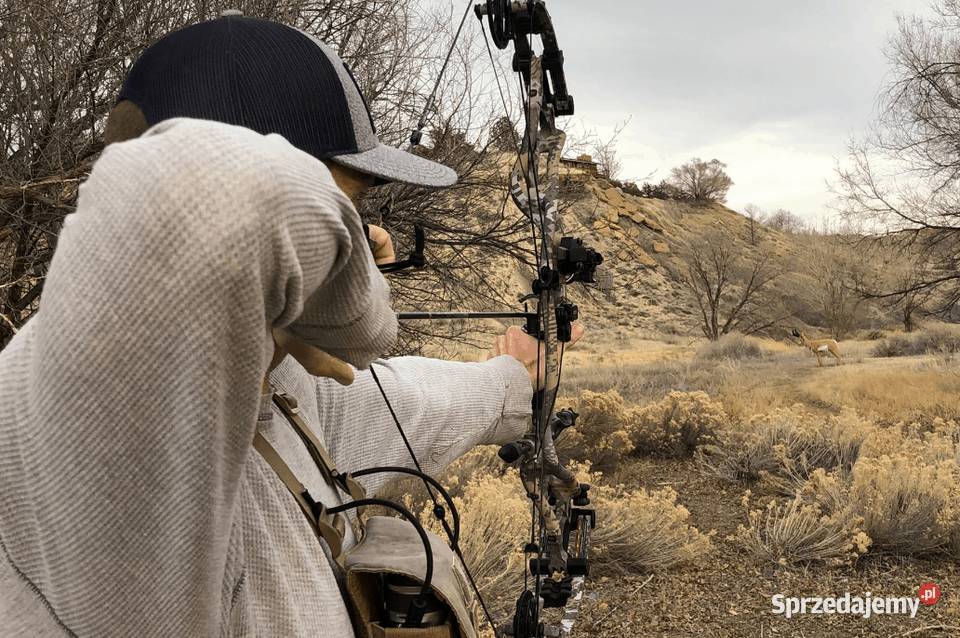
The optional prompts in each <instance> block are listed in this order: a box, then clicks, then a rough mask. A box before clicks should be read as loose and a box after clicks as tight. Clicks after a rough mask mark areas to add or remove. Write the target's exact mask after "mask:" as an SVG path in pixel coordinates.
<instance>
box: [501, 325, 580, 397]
mask: <svg viewBox="0 0 960 638" xmlns="http://www.w3.org/2000/svg"><path fill="white" fill-rule="evenodd" d="M583 331H584V330H583V325H582V324H580V323H574V324H573V334H572V338H571V339H570V342H569V343H567V344H566V346H564V347H566V348H569V347H570V346H572V345H573V344H575V343H576V342H577V341H579V340H580V338H581V337H582V336H583ZM538 352H539V355H540V356H539V361H540V366H539V367H540V369H539V370H537V359H538V357H537V354H538ZM504 354H507V355H510V356H511V357H513V358H514V359H516V360H517V361H519V362H520V363H522V364H523V365H524V367H526V369H527V373H528V374H529V375H530V382H531V383H532V384H533V387H534V389H536V390H542V389H543V386H544V381H545V379H544V377H546V356H545V355H546V348H545V346H544V344H543V342H542V341H539V340H537V339H535V338H534V337H531V336H530V335H528V334H527V333H526V332H524V331H523V330H522V329H521V328H520V327H519V326H510V327H509V328H507V332H506V333H505V334H504V335H503V336H500V337H497V338H496V340H495V341H494V343H493V347H492V348H491V349H490V352H489V353H488V354H487V358H488V359H492V358H493V357H498V356H500V355H504Z"/></svg>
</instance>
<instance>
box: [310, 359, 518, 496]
mask: <svg viewBox="0 0 960 638" xmlns="http://www.w3.org/2000/svg"><path fill="white" fill-rule="evenodd" d="M371 369H372V370H373V372H375V373H376V375H377V378H378V379H379V380H380V383H381V384H382V386H383V390H384V392H385V393H386V395H387V398H388V399H389V401H390V405H391V406H392V407H393V410H394V412H395V413H396V415H397V418H398V420H399V421H400V425H401V426H402V427H403V430H404V432H405V433H406V434H407V437H408V438H409V440H410V443H411V446H412V447H413V450H414V452H415V453H416V454H417V457H418V458H419V460H420V462H421V464H422V466H423V470H424V471H425V472H427V473H428V474H433V473H436V472H438V471H440V470H441V469H443V468H444V467H445V466H446V465H448V464H449V463H451V462H452V461H454V460H455V459H457V458H458V457H459V456H461V455H462V454H464V453H466V452H468V451H469V450H471V449H472V448H473V447H474V446H476V445H482V444H502V443H509V442H510V441H514V440H516V439H518V438H520V437H521V436H523V434H524V433H525V432H526V431H527V429H528V428H529V425H530V414H531V401H532V395H533V387H532V384H531V383H530V377H529V375H528V373H527V371H526V368H524V366H523V364H521V363H520V362H519V361H517V360H516V359H514V358H513V357H509V356H501V357H496V358H494V359H491V360H489V361H486V362H483V363H461V362H454V361H440V360H437V359H428V358H424V357H398V358H394V359H389V360H379V361H376V362H374V363H373V364H372V365H371ZM317 388H318V393H317V394H318V404H319V405H318V408H319V414H320V420H321V425H322V429H323V432H324V436H325V438H326V443H327V445H328V448H329V450H330V453H331V454H332V455H333V457H334V460H335V461H336V463H337V467H339V468H341V469H343V470H345V471H348V470H350V471H352V470H359V469H363V468H367V467H372V466H384V465H399V466H402V467H408V468H414V464H413V461H412V459H411V458H410V454H409V452H408V451H407V449H406V447H405V446H404V445H403V441H402V439H401V437H400V433H399V432H398V431H397V426H396V424H395V423H394V422H393V418H392V417H391V415H390V411H389V410H388V408H387V405H386V402H385V401H384V399H383V397H382V396H381V394H380V390H379V389H378V388H377V385H376V383H375V381H374V379H373V376H372V373H371V371H370V370H364V371H359V372H358V374H357V378H356V380H355V381H354V383H353V385H351V386H346V387H343V386H340V385H338V384H336V383H335V382H333V381H331V380H329V379H318V381H317ZM390 478H391V477H390V476H386V475H371V476H367V477H363V479H362V481H363V482H364V487H366V488H367V490H368V492H370V493H371V494H373V493H375V492H376V491H377V490H378V489H379V488H380V487H381V486H382V485H383V483H384V482H385V481H387V480H389V479H390Z"/></svg>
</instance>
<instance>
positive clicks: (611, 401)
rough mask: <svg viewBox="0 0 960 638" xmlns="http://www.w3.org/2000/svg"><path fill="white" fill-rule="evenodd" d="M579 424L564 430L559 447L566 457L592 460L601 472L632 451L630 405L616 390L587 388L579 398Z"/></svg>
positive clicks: (613, 466)
mask: <svg viewBox="0 0 960 638" xmlns="http://www.w3.org/2000/svg"><path fill="white" fill-rule="evenodd" d="M576 409H577V412H578V413H579V415H580V416H579V418H578V419H577V425H576V426H575V427H572V428H570V429H568V430H567V431H566V432H564V434H563V436H561V438H560V440H559V441H558V444H557V448H558V450H559V452H560V454H561V455H562V456H563V457H564V458H568V459H573V460H576V461H589V462H590V463H591V464H592V466H593V467H594V468H596V469H597V470H599V471H601V472H609V471H612V470H614V469H616V467H617V466H618V465H619V464H620V461H621V459H622V458H623V457H624V456H626V455H628V454H630V452H631V451H633V443H632V442H631V440H630V435H629V434H628V432H627V429H626V428H627V426H626V422H627V409H626V407H625V406H624V402H623V397H621V396H620V393H619V392H617V391H616V390H608V391H607V392H591V391H589V390H584V391H583V392H581V393H580V399H579V401H578V402H577V408H576Z"/></svg>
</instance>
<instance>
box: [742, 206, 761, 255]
mask: <svg viewBox="0 0 960 638" xmlns="http://www.w3.org/2000/svg"><path fill="white" fill-rule="evenodd" d="M743 215H744V217H746V218H747V222H749V225H748V228H749V229H750V245H751V246H756V245H757V239H758V237H759V232H760V227H761V226H762V225H763V223H764V222H765V221H766V219H767V214H766V213H765V212H763V210H762V209H761V208H760V207H759V206H754V205H753V204H747V205H746V206H745V207H744V208H743Z"/></svg>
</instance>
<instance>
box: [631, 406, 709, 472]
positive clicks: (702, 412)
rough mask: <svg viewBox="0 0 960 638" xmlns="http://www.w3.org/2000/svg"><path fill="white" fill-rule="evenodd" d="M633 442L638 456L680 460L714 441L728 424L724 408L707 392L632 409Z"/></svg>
mask: <svg viewBox="0 0 960 638" xmlns="http://www.w3.org/2000/svg"><path fill="white" fill-rule="evenodd" d="M628 419H629V425H628V431H629V433H630V440H631V441H632V443H633V448H634V451H635V452H636V453H637V454H643V455H652V456H660V457H670V458H680V457H687V456H691V455H692V454H693V452H694V450H696V449H697V447H698V446H700V445H708V444H711V443H713V442H714V440H715V438H716V435H717V432H719V431H720V429H721V428H723V427H724V426H725V425H726V424H727V415H726V414H725V413H724V411H723V406H722V405H721V404H720V403H719V402H717V401H713V400H711V399H710V397H709V396H708V395H707V393H706V392H671V393H670V394H668V395H667V396H666V397H664V399H663V400H662V401H659V402H657V403H653V404H650V405H647V406H644V407H641V408H634V409H632V410H630V413H629V415H628Z"/></svg>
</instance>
